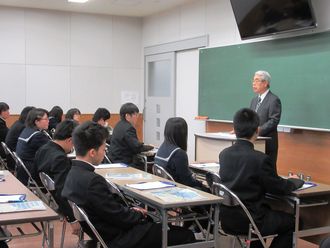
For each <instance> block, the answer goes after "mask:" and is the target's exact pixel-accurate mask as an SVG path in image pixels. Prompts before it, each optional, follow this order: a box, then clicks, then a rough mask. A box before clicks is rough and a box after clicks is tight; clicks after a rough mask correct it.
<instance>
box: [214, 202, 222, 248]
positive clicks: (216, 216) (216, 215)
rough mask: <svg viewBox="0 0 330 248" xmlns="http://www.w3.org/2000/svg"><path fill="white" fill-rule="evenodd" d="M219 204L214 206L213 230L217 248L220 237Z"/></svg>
mask: <svg viewBox="0 0 330 248" xmlns="http://www.w3.org/2000/svg"><path fill="white" fill-rule="evenodd" d="M219 211H220V208H219V204H216V205H215V206H214V228H213V238H214V247H217V240H218V237H219Z"/></svg>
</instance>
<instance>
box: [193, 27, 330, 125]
mask: <svg viewBox="0 0 330 248" xmlns="http://www.w3.org/2000/svg"><path fill="white" fill-rule="evenodd" d="M199 60H200V62H199V115H205V116H208V117H209V118H210V119H218V120H232V119H233V115H234V113H235V112H236V111H237V110H238V109H240V108H242V107H249V106H250V101H251V99H252V98H253V96H254V93H253V91H252V78H253V75H254V72H255V71H257V70H266V71H268V72H270V74H271V76H272V81H271V86H270V88H271V91H272V92H273V93H274V94H276V95H278V96H279V97H280V99H281V101H282V118H281V123H280V124H282V125H288V126H299V127H307V128H321V129H330V32H326V33H319V34H313V35H305V36H300V37H294V38H285V39H276V40H268V41H262V42H255V43H248V44H240V45H232V46H226V47H217V48H208V49H202V50H200V58H199Z"/></svg>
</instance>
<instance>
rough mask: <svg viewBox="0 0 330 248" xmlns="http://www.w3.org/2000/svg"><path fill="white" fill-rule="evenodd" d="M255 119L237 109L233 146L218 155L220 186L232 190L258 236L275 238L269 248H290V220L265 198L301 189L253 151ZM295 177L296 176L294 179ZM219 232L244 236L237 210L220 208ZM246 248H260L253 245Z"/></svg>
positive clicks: (243, 220) (243, 224)
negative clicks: (247, 214)
mask: <svg viewBox="0 0 330 248" xmlns="http://www.w3.org/2000/svg"><path fill="white" fill-rule="evenodd" d="M258 126H259V117H258V115H257V113H256V112H255V111H253V110H251V109H247V108H244V109H241V110H239V111H238V112H237V113H236V114H235V116H234V130H235V133H236V136H237V142H236V143H235V144H234V145H233V146H231V147H228V148H226V149H224V150H223V151H222V152H221V153H220V155H219V162H220V164H221V169H220V171H219V174H220V178H221V183H222V184H224V185H225V186H227V187H228V188H229V189H230V190H232V191H233V192H234V193H235V194H236V195H237V196H238V198H239V199H240V200H241V201H242V202H243V203H244V204H245V206H246V207H247V208H248V210H249V211H250V213H251V215H252V217H253V219H254V221H255V222H256V225H257V226H258V228H259V230H260V232H261V234H262V235H268V234H278V236H277V237H275V238H274V240H273V242H272V244H271V246H270V247H271V248H275V247H277V248H284V247H292V233H293V231H294V225H295V221H294V216H293V215H292V214H288V213H285V212H280V211H274V210H272V209H271V208H270V206H268V205H267V204H266V201H265V194H266V193H271V194H277V195H284V194H289V193H290V192H291V191H293V190H296V189H297V188H299V187H301V186H302V185H303V183H304V182H303V181H302V180H299V179H296V178H289V179H283V178H281V177H279V176H278V175H277V172H276V171H275V170H274V166H273V165H272V161H271V159H270V157H269V156H268V155H266V154H264V153H262V152H259V151H256V150H254V146H253V142H254V141H255V140H256V138H257V134H258ZM295 177H296V176H295ZM220 220H221V225H222V228H223V229H224V230H225V231H227V232H229V233H237V234H246V233H247V231H248V220H247V218H246V217H245V215H244V213H243V211H241V209H239V208H237V207H226V206H224V205H221V206H220ZM250 247H262V246H261V243H260V242H258V241H254V242H252V243H251V246H250Z"/></svg>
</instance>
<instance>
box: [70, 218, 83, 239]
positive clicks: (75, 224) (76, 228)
mask: <svg viewBox="0 0 330 248" xmlns="http://www.w3.org/2000/svg"><path fill="white" fill-rule="evenodd" d="M70 227H71V233H72V234H73V235H77V236H78V235H79V232H80V228H81V227H80V224H79V222H78V221H75V222H72V223H70Z"/></svg>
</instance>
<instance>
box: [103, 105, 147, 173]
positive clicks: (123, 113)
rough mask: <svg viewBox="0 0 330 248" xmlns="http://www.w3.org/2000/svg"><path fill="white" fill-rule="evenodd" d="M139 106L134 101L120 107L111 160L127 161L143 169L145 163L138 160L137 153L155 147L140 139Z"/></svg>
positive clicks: (112, 141) (112, 139) (112, 138)
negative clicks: (137, 127)
mask: <svg viewBox="0 0 330 248" xmlns="http://www.w3.org/2000/svg"><path fill="white" fill-rule="evenodd" d="M138 114H139V108H138V107H137V106H136V105H135V104H134V103H125V104H123V105H122V106H121V108H120V121H119V122H118V123H117V125H116V126H115V128H114V129H113V132H112V137H111V144H110V160H111V161H112V162H113V163H125V164H128V165H131V166H133V167H136V168H138V169H142V168H143V167H144V164H143V163H141V161H139V160H138V158H137V157H136V155H137V154H139V153H141V152H144V151H149V150H152V149H153V146H151V145H145V144H143V143H142V142H140V141H139V140H138V137H137V135H136V129H135V126H136V123H137V121H138V117H139V116H138Z"/></svg>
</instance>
